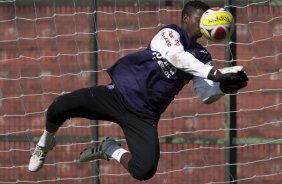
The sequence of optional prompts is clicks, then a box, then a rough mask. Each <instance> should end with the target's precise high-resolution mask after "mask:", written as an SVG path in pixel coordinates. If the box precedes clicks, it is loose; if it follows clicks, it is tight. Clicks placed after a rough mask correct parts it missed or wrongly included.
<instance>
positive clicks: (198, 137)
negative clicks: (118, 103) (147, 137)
mask: <svg viewBox="0 0 282 184" xmlns="http://www.w3.org/2000/svg"><path fill="white" fill-rule="evenodd" d="M185 2H186V1H182V0H177V1H164V0H159V1H145V0H128V1H125V0H122V1H114V0H104V1H102V0H100V1H93V2H91V0H80V1H78V0H51V1H50V0H49V1H48V0H40V1H39V0H5V1H4V0H0V28H1V29H0V125H1V126H0V145H1V147H0V157H1V163H0V170H1V172H0V176H1V177H0V183H5V184H7V183H44V184H47V183H48V184H49V183H50V184H52V183H58V184H59V183H60V184H72V183H73V184H79V183H81V184H84V183H85V184H86V183H87V184H88V183H96V184H99V183H103V184H116V183H130V184H134V183H139V181H137V180H134V179H133V178H132V177H131V176H130V175H129V174H128V173H127V171H126V170H125V169H123V168H122V166H120V165H119V164H118V163H117V162H115V161H110V162H107V161H99V162H96V161H95V162H90V163H79V162H78V157H79V153H80V151H82V150H83V149H84V148H85V147H88V146H90V145H91V144H93V143H95V142H100V141H101V140H102V139H103V138H104V137H106V136H111V137H114V138H116V139H117V140H119V141H120V142H121V143H122V146H123V147H126V143H125V140H124V137H123V134H122V131H121V129H120V128H119V126H118V125H116V124H115V123H113V122H107V121H98V122H92V121H89V120H87V119H80V118H74V119H70V120H68V121H66V122H65V123H64V125H63V127H62V128H61V129H60V130H59V131H58V133H57V135H56V138H57V146H56V147H55V148H54V150H52V151H50V153H49V154H48V156H47V158H46V161H45V165H44V167H43V168H42V169H41V170H40V171H39V172H37V173H30V172H29V171H28V169H27V167H28V162H29V158H30V154H31V152H32V150H33V149H34V147H35V145H36V143H37V141H38V139H39V136H40V135H41V134H42V132H43V129H44V121H45V114H46V110H47V108H48V106H49V105H50V103H51V102H52V101H53V100H54V98H56V97H58V96H59V95H62V94H65V93H68V92H71V91H73V90H75V89H79V88H84V87H89V86H92V85H96V84H98V85H104V84H108V83H109V82H110V79H109V77H108V75H107V73H106V70H107V68H108V67H110V66H111V65H112V64H114V63H115V61H116V60H117V59H118V58H120V57H122V56H124V55H126V54H129V53H132V52H135V51H138V50H141V49H144V48H146V47H147V45H148V44H149V42H150V40H151V38H152V36H153V35H154V34H155V33H156V31H157V30H158V29H159V28H160V27H162V26H164V25H167V24H171V23H173V24H180V17H181V9H182V7H183V5H184V4H185ZM204 2H206V3H208V4H209V5H211V6H220V7H225V8H233V9H235V12H236V14H235V15H234V17H235V19H236V40H235V41H234V42H219V43H213V42H208V41H206V40H205V39H201V40H200V43H201V44H203V45H204V46H205V47H206V48H207V49H208V50H209V51H210V53H211V54H212V57H213V63H214V65H215V66H216V67H217V68H219V67H223V66H224V64H225V63H226V62H227V63H231V64H234V63H236V64H237V65H243V66H244V68H245V70H246V72H247V74H248V76H249V83H248V86H247V87H246V88H244V89H243V90H241V91H240V92H238V93H237V94H236V108H235V110H232V111H226V109H225V108H224V104H225V105H226V104H228V101H227V100H226V99H224V98H222V99H221V100H219V101H218V102H216V103H214V104H211V105H204V104H202V103H201V102H200V100H199V98H198V97H197V96H196V95H195V93H194V92H193V89H192V85H191V84H188V85H186V86H185V88H184V89H183V90H182V91H181V93H180V94H178V95H177V96H176V98H175V100H174V101H173V103H172V104H171V105H170V106H169V107H168V109H167V110H166V112H165V113H164V114H163V115H162V117H161V120H160V122H159V124H158V131H159V137H160V143H161V144H160V149H161V158H160V161H159V166H158V170H157V173H156V175H155V176H154V177H153V178H152V179H150V180H148V181H146V182H144V183H148V184H156V183H159V184H171V183H177V184H184V183H185V184H186V183H195V184H199V183H228V182H231V180H230V178H231V179H232V178H233V179H232V182H237V183H266V182H268V183H278V182H279V181H281V180H282V148H281V144H282V140H281V137H282V132H281V129H282V124H281V123H282V115H281V112H282V93H281V92H282V82H281V81H282V62H281V60H282V55H281V53H282V44H281V43H282V16H281V15H282V3H281V2H280V1H275V0H248V1H243V0H242V1H236V4H226V2H227V1H214V0H205V1H204ZM231 44H234V45H235V46H236V52H235V54H234V53H232V54H234V55H233V56H232V57H231V59H229V60H227V61H226V57H225V55H226V50H228V49H226V48H229V46H230V45H231ZM230 113H233V114H234V113H236V127H235V128H230V127H229V126H227V125H226V116H227V115H228V114H230ZM230 131H232V132H233V133H234V132H235V134H232V136H233V137H232V142H231V144H230V145H231V147H230V146H228V145H227V144H226V142H228V141H230V139H229V138H230ZM96 138H98V139H96ZM230 148H232V150H233V151H234V152H235V153H234V152H233V153H232V151H231V152H228V150H230ZM231 155H232V157H234V156H235V161H236V162H234V163H229V162H228V161H227V160H228V159H226V158H229V157H231ZM233 161H234V158H233ZM228 166H236V167H235V174H234V171H230V170H229V169H228ZM226 177H228V178H229V179H228V178H226Z"/></svg>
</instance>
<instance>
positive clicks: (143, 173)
mask: <svg viewBox="0 0 282 184" xmlns="http://www.w3.org/2000/svg"><path fill="white" fill-rule="evenodd" d="M128 170H129V172H130V174H131V175H132V176H133V177H134V178H135V179H137V180H140V181H144V180H148V179H150V178H152V177H153V176H154V175H155V174H156V171H157V164H156V165H153V166H151V167H148V166H147V167H146V166H136V165H129V168H128Z"/></svg>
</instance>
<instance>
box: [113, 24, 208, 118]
mask: <svg viewBox="0 0 282 184" xmlns="http://www.w3.org/2000/svg"><path fill="white" fill-rule="evenodd" d="M164 28H169V29H172V30H174V31H176V32H177V33H178V34H179V35H180V39H179V42H180V43H179V44H182V45H183V47H184V50H185V51H187V52H189V53H191V54H193V55H194V56H195V57H196V58H197V59H198V60H200V61H201V62H202V63H208V62H210V61H211V56H210V54H209V53H208V52H207V51H206V50H205V49H204V48H203V47H202V46H201V45H200V44H198V43H192V42H191V40H190V39H189V38H188V35H187V34H186V32H185V31H184V30H183V29H182V28H180V27H178V26H177V25H168V26H165V27H164ZM164 28H162V29H164ZM162 29H161V30H162ZM161 30H160V31H161ZM161 42H162V41H161ZM163 42H164V43H165V46H169V44H171V43H168V42H167V41H166V39H165V38H164V40H163ZM164 43H160V44H164ZM176 43H177V41H176ZM108 73H109V75H110V77H111V79H112V80H113V82H114V84H115V86H116V88H117V89H118V91H119V92H120V94H121V96H122V98H123V99H124V100H125V101H126V103H127V104H129V105H130V106H131V107H132V108H134V110H136V111H138V112H141V113H144V114H148V115H150V116H153V117H154V118H157V119H158V118H159V117H160V115H161V113H163V112H164V111H165V109H166V108H167V106H168V105H169V104H170V103H171V101H172V100H173V99H174V97H175V95H176V94H178V93H179V91H180V90H181V89H182V88H183V86H184V85H185V84H187V83H188V82H189V81H190V80H191V79H192V78H193V75H191V74H189V73H187V72H185V71H183V70H181V69H178V68H176V67H175V66H173V65H172V64H171V63H170V62H168V61H167V60H166V59H164V58H163V56H162V55H161V54H160V53H159V52H158V51H153V50H151V46H150V45H149V46H148V48H147V49H145V50H141V51H139V52H136V53H133V54H129V55H126V56H124V57H122V58H120V59H119V60H118V61H117V62H116V63H115V64H114V65H113V66H111V67H110V68H109V69H108Z"/></svg>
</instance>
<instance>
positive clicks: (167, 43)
mask: <svg viewBox="0 0 282 184" xmlns="http://www.w3.org/2000/svg"><path fill="white" fill-rule="evenodd" d="M161 35H162V38H163V39H164V40H165V43H166V45H167V46H168V47H171V43H170V40H169V38H168V37H166V36H165V32H162V34H161Z"/></svg>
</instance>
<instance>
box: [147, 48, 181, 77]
mask: <svg viewBox="0 0 282 184" xmlns="http://www.w3.org/2000/svg"><path fill="white" fill-rule="evenodd" d="M152 54H153V59H154V60H155V61H157V63H158V65H159V66H160V68H161V70H162V72H163V74H164V75H165V76H166V77H167V78H171V77H172V76H173V75H174V74H175V73H176V71H177V69H176V68H175V67H174V66H173V65H172V64H171V63H170V62H168V61H167V60H166V59H165V58H164V57H163V56H162V55H161V54H160V53H159V52H153V53H152Z"/></svg>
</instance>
